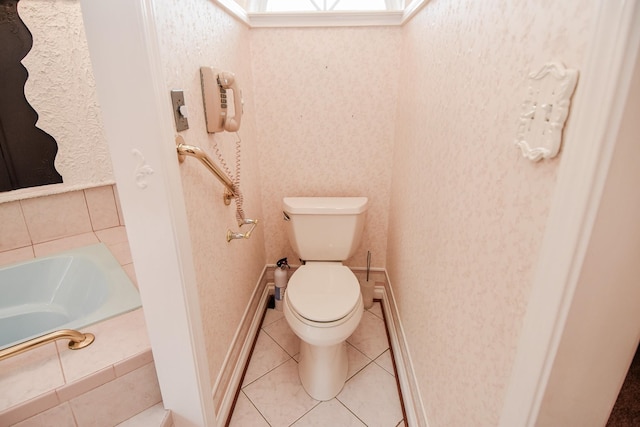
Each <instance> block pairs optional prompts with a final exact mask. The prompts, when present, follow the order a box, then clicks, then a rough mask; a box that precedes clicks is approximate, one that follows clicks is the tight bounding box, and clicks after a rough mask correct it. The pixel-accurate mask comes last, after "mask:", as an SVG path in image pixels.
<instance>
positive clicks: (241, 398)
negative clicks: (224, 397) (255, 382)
mask: <svg viewBox="0 0 640 427" xmlns="http://www.w3.org/2000/svg"><path fill="white" fill-rule="evenodd" d="M229 427H269V423H267V421H266V420H265V419H264V418H263V417H262V415H261V414H260V412H258V410H257V409H256V407H255V406H253V403H251V401H250V400H249V399H248V398H247V396H246V395H245V394H244V393H243V392H240V394H239V395H238V401H237V402H236V406H235V408H233V416H232V417H231V421H230V422H229Z"/></svg>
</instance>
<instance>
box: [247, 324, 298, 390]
mask: <svg viewBox="0 0 640 427" xmlns="http://www.w3.org/2000/svg"><path fill="white" fill-rule="evenodd" d="M253 355H255V357H253ZM253 355H252V357H251V360H250V361H249V366H248V367H247V372H246V373H245V374H244V381H243V382H242V386H243V387H244V386H245V385H247V384H251V383H252V382H254V381H255V380H257V379H258V378H260V377H261V376H263V375H264V374H266V373H267V372H269V371H270V370H272V369H275V368H277V367H278V366H280V365H282V364H283V363H284V362H286V361H287V360H289V359H290V357H289V355H288V354H287V353H286V352H285V351H284V350H283V349H282V348H281V347H280V346H279V345H278V344H276V342H275V341H274V340H273V339H272V338H271V337H270V336H269V335H267V333H266V332H264V331H262V330H261V331H260V333H259V334H258V340H257V341H256V346H255V348H254V349H253Z"/></svg>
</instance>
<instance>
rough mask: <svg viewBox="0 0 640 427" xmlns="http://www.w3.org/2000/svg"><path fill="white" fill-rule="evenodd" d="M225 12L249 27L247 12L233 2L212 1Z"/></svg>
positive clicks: (228, 0)
mask: <svg viewBox="0 0 640 427" xmlns="http://www.w3.org/2000/svg"><path fill="white" fill-rule="evenodd" d="M214 2H215V3H216V4H217V5H219V6H220V7H221V8H222V9H223V10H224V11H225V12H227V13H228V14H229V15H230V16H232V17H234V18H236V19H237V20H238V21H240V22H242V23H243V24H245V25H248V26H251V23H250V22H249V17H248V16H247V12H246V11H245V10H244V8H243V7H242V6H240V5H239V4H238V3H236V2H235V1H233V0H214Z"/></svg>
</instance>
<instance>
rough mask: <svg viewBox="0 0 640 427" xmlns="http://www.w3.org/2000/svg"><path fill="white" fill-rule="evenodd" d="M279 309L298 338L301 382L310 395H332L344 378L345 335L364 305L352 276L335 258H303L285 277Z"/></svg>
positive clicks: (333, 395) (328, 398)
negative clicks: (321, 259) (284, 291)
mask: <svg viewBox="0 0 640 427" xmlns="http://www.w3.org/2000/svg"><path fill="white" fill-rule="evenodd" d="M283 310H284V315H285V319H286V321H287V323H288V324H289V326H290V327H291V329H292V330H293V332H294V333H295V334H296V335H297V336H298V337H299V338H300V341H301V342H300V360H299V361H298V373H299V376H300V382H301V383H302V386H303V387H304V389H305V391H306V392H307V393H308V394H309V396H311V397H313V398H314V399H316V400H330V399H332V398H334V397H335V396H336V395H337V394H338V393H339V392H340V390H341V389H342V387H343V386H344V383H345V381H346V379H347V371H348V357H347V346H346V339H347V338H349V336H350V335H351V334H352V333H353V331H355V330H356V328H357V327H358V324H359V323H360V319H361V318H362V313H363V311H364V305H363V302H362V296H361V294H360V285H359V283H358V280H357V278H356V277H355V275H354V274H353V272H351V270H350V269H349V268H347V267H345V266H343V265H342V264H341V263H337V262H335V263H334V262H315V263H307V265H304V266H302V267H300V268H299V269H298V270H297V271H296V272H295V273H294V274H293V275H292V276H291V278H290V279H289V283H288V285H287V292H286V294H285V299H284V306H283Z"/></svg>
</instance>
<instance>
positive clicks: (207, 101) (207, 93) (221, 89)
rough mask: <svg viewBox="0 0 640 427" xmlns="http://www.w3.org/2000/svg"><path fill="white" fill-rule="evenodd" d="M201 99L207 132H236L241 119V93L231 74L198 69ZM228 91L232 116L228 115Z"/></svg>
mask: <svg viewBox="0 0 640 427" xmlns="http://www.w3.org/2000/svg"><path fill="white" fill-rule="evenodd" d="M200 80H201V82H202V98H203V99H204V113H205V118H206V121H207V132H209V133H216V132H222V131H225V130H226V131H227V132H236V131H238V129H240V122H241V119H242V104H243V101H242V93H241V91H240V90H239V89H238V86H237V82H236V78H235V76H234V74H233V73H229V72H227V71H220V70H217V69H215V68H212V67H200ZM229 89H230V90H231V92H232V94H231V95H232V97H233V115H230V112H229V105H231V104H230V103H228V102H227V101H228V100H229V97H228V96H229Z"/></svg>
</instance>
